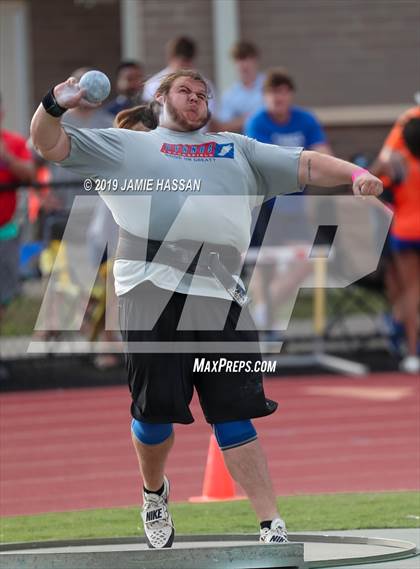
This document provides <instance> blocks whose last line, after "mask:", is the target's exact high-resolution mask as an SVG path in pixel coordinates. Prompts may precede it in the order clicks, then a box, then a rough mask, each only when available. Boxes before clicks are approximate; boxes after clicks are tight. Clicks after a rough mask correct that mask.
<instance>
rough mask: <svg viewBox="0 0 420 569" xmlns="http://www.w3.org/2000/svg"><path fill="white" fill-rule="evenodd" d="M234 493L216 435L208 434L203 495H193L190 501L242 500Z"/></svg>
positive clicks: (232, 483) (233, 483)
mask: <svg viewBox="0 0 420 569" xmlns="http://www.w3.org/2000/svg"><path fill="white" fill-rule="evenodd" d="M242 499H243V498H242V497H241V496H236V494H235V482H234V481H233V479H232V477H231V475H230V474H229V471H228V469H227V468H226V464H225V461H224V458H223V455H222V451H221V450H220V448H219V445H218V444H217V441H216V437H215V436H214V435H213V434H212V435H210V445H209V452H208V455H207V464H206V471H205V473H204V483H203V495H202V496H193V497H192V498H190V499H189V501H190V502H219V501H220V502H221V501H223V500H242Z"/></svg>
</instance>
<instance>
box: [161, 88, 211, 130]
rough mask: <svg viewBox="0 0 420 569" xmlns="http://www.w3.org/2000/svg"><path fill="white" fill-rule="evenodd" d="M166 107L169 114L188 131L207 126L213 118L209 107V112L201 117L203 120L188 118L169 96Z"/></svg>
mask: <svg viewBox="0 0 420 569" xmlns="http://www.w3.org/2000/svg"><path fill="white" fill-rule="evenodd" d="M166 108H167V111H168V114H169V116H170V117H171V119H172V120H173V121H174V122H175V123H177V124H178V125H179V126H180V127H181V128H182V129H184V130H185V131H187V132H188V131H192V130H199V129H200V128H203V126H206V124H207V123H208V122H209V120H210V119H211V112H210V111H209V109H207V114H206V116H205V117H204V118H203V119H201V121H198V122H194V123H193V122H192V121H189V120H188V119H186V118H184V117H183V116H182V115H181V114H180V113H179V112H178V111H177V110H176V108H175V107H174V105H173V104H172V103H171V101H170V100H169V97H168V99H167V101H166Z"/></svg>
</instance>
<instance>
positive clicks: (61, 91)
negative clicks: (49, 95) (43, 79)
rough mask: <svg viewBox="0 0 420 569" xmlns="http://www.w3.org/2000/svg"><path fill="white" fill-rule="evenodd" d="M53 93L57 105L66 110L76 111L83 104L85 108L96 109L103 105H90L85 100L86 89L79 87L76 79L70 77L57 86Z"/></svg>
mask: <svg viewBox="0 0 420 569" xmlns="http://www.w3.org/2000/svg"><path fill="white" fill-rule="evenodd" d="M53 93H54V97H55V99H56V101H57V103H58V104H59V105H60V107H63V108H64V109H74V108H75V107H78V106H81V104H82V106H83V107H84V108H91V109H95V108H96V107H99V106H100V105H101V103H90V102H89V101H87V100H86V99H84V96H85V94H86V89H82V88H81V87H80V86H79V82H78V80H77V79H76V77H69V78H68V79H67V81H64V83H59V84H58V85H56V86H55V87H54V91H53Z"/></svg>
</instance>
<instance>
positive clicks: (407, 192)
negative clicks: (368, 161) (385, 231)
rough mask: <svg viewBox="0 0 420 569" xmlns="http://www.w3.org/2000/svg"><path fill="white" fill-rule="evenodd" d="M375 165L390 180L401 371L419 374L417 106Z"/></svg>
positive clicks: (419, 124)
mask: <svg viewBox="0 0 420 569" xmlns="http://www.w3.org/2000/svg"><path fill="white" fill-rule="evenodd" d="M379 161H380V163H382V165H383V166H384V169H386V171H387V172H388V174H389V176H390V178H391V180H394V184H393V185H392V193H393V198H394V199H393V202H394V219H393V223H392V227H391V234H390V245H391V250H392V253H393V258H394V260H395V268H396V272H397V278H398V281H399V282H398V286H399V288H400V290H401V301H402V302H401V309H402V320H403V324H404V330H405V335H406V338H407V348H408V354H407V356H406V357H405V358H404V359H403V360H402V362H401V369H403V370H404V371H406V372H408V373H419V371H420V358H419V356H418V354H417V339H418V331H419V323H418V312H419V307H420V106H417V107H415V108H412V109H410V110H409V111H407V112H406V113H404V115H402V117H400V119H399V120H398V121H397V123H396V124H395V126H394V127H393V129H392V130H391V132H390V133H389V135H388V137H387V139H386V141H385V144H384V147H383V149H382V151H381V153H380V155H379ZM395 180H397V181H396V182H395Z"/></svg>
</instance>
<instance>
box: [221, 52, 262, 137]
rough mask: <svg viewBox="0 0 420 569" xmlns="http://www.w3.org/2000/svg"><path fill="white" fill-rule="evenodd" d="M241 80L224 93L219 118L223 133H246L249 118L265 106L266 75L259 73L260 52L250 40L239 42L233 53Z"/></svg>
mask: <svg viewBox="0 0 420 569" xmlns="http://www.w3.org/2000/svg"><path fill="white" fill-rule="evenodd" d="M231 56H232V58H233V60H234V62H235V67H236V70H237V73H238V77H239V79H238V81H236V83H234V84H233V85H232V87H230V89H228V90H227V91H225V92H224V93H223V96H222V101H221V105H220V112H219V114H218V119H219V121H220V123H221V124H219V129H220V130H227V131H231V132H242V131H243V127H244V123H245V121H246V119H247V118H248V117H249V116H250V115H252V114H253V113H255V112H256V111H258V110H259V109H260V108H261V107H262V106H263V104H264V99H263V83H264V74H263V73H260V72H259V70H258V69H259V52H258V49H257V47H256V46H255V45H254V44H253V43H251V42H248V41H239V42H237V43H236V44H235V45H234V46H233V48H232V51H231Z"/></svg>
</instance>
